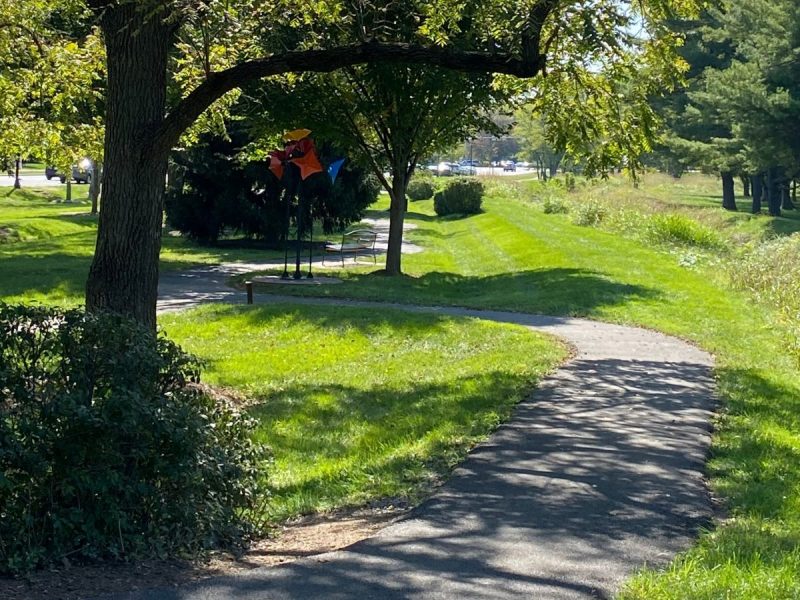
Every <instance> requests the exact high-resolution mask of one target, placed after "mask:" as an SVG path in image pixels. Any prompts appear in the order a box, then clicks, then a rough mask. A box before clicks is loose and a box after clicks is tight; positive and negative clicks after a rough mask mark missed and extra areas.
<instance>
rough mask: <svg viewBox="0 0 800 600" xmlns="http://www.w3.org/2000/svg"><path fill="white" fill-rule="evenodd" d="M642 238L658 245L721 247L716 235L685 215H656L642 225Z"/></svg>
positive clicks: (720, 241) (719, 239)
mask: <svg viewBox="0 0 800 600" xmlns="http://www.w3.org/2000/svg"><path fill="white" fill-rule="evenodd" d="M643 233H644V237H645V239H647V240H648V241H650V242H654V243H658V244H679V245H683V246H696V247H698V248H709V249H710V248H718V247H721V246H722V245H723V243H722V240H721V238H720V237H719V235H717V233H716V232H715V231H714V230H712V229H710V228H708V227H706V226H705V225H702V224H701V223H698V222H697V221H695V220H693V219H691V218H690V217H687V216H685V215H681V214H677V213H658V214H654V215H652V216H651V217H650V218H649V219H647V221H646V222H645V225H644V232H643Z"/></svg>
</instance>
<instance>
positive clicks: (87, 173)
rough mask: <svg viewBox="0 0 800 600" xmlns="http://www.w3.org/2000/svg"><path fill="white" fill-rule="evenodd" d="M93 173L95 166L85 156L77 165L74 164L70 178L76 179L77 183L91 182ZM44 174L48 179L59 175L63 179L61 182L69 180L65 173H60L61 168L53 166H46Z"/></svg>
mask: <svg viewBox="0 0 800 600" xmlns="http://www.w3.org/2000/svg"><path fill="white" fill-rule="evenodd" d="M93 175H94V167H93V166H92V161H90V160H89V159H88V158H84V159H83V160H82V161H81V162H79V163H78V164H77V165H72V172H71V173H70V179H74V180H75V183H91V181H92V176H93ZM44 176H45V177H46V178H47V180H48V181H50V180H51V179H53V178H54V177H58V178H59V179H60V180H61V183H66V182H67V176H66V175H64V173H60V172H59V170H58V169H56V168H55V167H53V166H49V167H45V170H44Z"/></svg>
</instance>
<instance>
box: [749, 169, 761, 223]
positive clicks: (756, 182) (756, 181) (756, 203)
mask: <svg viewBox="0 0 800 600" xmlns="http://www.w3.org/2000/svg"><path fill="white" fill-rule="evenodd" d="M751 179H752V188H753V214H754V215H757V214H759V213H760V212H761V199H762V197H763V196H764V175H763V174H761V173H757V174H755V175H753V177H752V178H751Z"/></svg>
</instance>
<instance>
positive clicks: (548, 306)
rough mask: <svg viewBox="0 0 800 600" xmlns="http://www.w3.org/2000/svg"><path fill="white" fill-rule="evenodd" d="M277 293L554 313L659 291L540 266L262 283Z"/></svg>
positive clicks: (584, 272) (654, 294)
mask: <svg viewBox="0 0 800 600" xmlns="http://www.w3.org/2000/svg"><path fill="white" fill-rule="evenodd" d="M259 291H260V292H267V293H276V294H285V293H286V294H299V295H305V294H310V295H315V296H318V295H322V296H328V297H353V298H359V299H365V300H378V301H387V302H402V303H417V304H442V305H449V306H464V307H469V308H495V309H504V310H513V311H518V312H519V311H527V312H541V313H547V314H552V315H586V314H591V313H592V311H593V310H595V309H597V308H599V307H602V306H613V305H617V304H623V303H625V302H628V301H631V300H642V299H654V298H658V297H659V296H660V293H659V292H658V291H657V290H653V289H651V288H647V287H644V286H640V285H634V284H628V283H621V282H618V281H613V280H611V279H609V278H608V277H606V276H604V275H603V274H601V273H598V272H594V271H589V270H584V269H573V268H552V269H538V270H532V271H519V272H514V273H498V274H496V275H487V276H465V275H459V274H456V273H442V272H431V273H426V274H425V275H423V276H421V277H411V276H400V277H386V276H384V275H380V274H377V273H371V274H364V275H361V274H350V275H349V276H348V277H347V279H346V281H345V282H344V283H343V284H341V285H336V286H320V287H318V288H314V289H308V288H306V289H299V288H290V287H289V286H271V287H270V288H268V287H267V286H262V287H261V288H260V290H259Z"/></svg>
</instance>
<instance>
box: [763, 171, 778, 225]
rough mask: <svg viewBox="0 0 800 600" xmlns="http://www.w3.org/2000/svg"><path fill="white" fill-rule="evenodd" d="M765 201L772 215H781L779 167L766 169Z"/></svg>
mask: <svg viewBox="0 0 800 600" xmlns="http://www.w3.org/2000/svg"><path fill="white" fill-rule="evenodd" d="M766 195H767V203H768V206H769V214H770V216H772V217H780V216H781V192H780V168H778V167H770V168H769V169H767V189H766Z"/></svg>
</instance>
